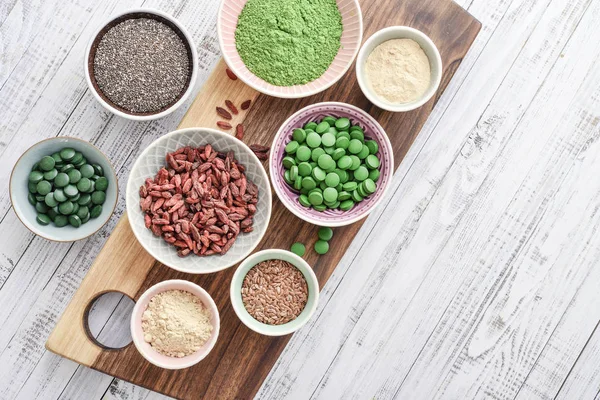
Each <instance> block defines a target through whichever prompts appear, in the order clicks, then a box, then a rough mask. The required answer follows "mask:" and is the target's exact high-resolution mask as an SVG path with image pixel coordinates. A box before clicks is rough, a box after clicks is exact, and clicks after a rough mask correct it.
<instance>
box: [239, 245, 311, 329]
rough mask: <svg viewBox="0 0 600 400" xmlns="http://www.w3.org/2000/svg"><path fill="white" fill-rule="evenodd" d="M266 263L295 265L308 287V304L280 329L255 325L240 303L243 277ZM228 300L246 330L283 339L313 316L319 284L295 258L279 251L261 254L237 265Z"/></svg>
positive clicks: (274, 326) (265, 325)
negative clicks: (278, 262)
mask: <svg viewBox="0 0 600 400" xmlns="http://www.w3.org/2000/svg"><path fill="white" fill-rule="evenodd" d="M267 260H284V261H287V262H289V263H290V264H292V265H294V266H295V267H296V268H298V270H299V271H300V272H301V273H302V275H304V279H306V284H307V286H308V301H307V302H306V306H305V307H304V310H302V312H301V313H300V315H298V317H297V318H296V319H294V320H292V321H290V322H288V323H285V324H282V325H269V324H263V323H262V322H259V321H257V320H256V319H254V317H252V316H251V315H250V314H249V313H248V311H246V307H244V302H243V301H242V283H243V282H244V278H245V277H246V274H247V273H248V271H250V270H251V269H252V267H254V266H255V265H256V264H258V263H260V262H262V261H267ZM230 296H231V304H232V306H233V310H234V311H235V313H236V314H237V316H238V317H239V319H240V320H241V321H242V322H243V323H244V325H246V326H247V327H248V328H250V329H252V330H253V331H254V332H257V333H260V334H262V335H266V336H284V335H289V334H290V333H293V332H296V331H297V330H298V329H300V328H301V327H303V326H304V325H305V324H306V323H307V322H308V320H310V318H311V317H312V316H313V314H314V313H315V310H316V309H317V304H318V303H319V281H318V280H317V276H316V275H315V273H314V271H313V270H312V268H311V267H310V265H308V263H307V262H306V261H304V260H303V259H302V258H300V257H298V256H297V255H296V254H294V253H292V252H289V251H286V250H280V249H270V250H263V251H259V252H257V253H254V254H252V255H251V256H250V257H248V258H246V259H245V260H244V261H243V262H242V263H241V264H240V266H239V267H238V269H237V270H236V271H235V274H233V278H232V279H231V289H230Z"/></svg>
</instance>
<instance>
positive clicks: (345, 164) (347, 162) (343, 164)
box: [337, 156, 352, 170]
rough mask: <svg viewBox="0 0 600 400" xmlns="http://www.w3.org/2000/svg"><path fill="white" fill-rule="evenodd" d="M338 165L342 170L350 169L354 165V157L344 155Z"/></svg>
mask: <svg viewBox="0 0 600 400" xmlns="http://www.w3.org/2000/svg"><path fill="white" fill-rule="evenodd" d="M337 166H338V168H339V169H341V170H346V169H349V168H350V167H351V166H352V158H350V156H342V157H341V158H340V159H339V160H338V162H337Z"/></svg>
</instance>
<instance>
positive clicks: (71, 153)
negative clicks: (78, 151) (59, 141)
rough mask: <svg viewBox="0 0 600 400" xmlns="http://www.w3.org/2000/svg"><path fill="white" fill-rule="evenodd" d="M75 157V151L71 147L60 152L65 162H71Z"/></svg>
mask: <svg viewBox="0 0 600 400" xmlns="http://www.w3.org/2000/svg"><path fill="white" fill-rule="evenodd" d="M73 157H75V150H74V149H71V148H70V147H67V148H64V149H62V150H61V151H60V158H62V159H63V160H65V161H71V159H72V158H73Z"/></svg>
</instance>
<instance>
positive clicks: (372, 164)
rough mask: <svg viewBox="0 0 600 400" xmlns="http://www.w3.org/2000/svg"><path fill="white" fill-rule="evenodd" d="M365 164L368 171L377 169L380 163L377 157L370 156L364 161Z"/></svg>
mask: <svg viewBox="0 0 600 400" xmlns="http://www.w3.org/2000/svg"><path fill="white" fill-rule="evenodd" d="M365 164H366V165H367V167H368V168H370V169H377V168H379V165H380V161H379V158H377V156H374V155H373V154H370V155H368V156H367V158H366V159H365Z"/></svg>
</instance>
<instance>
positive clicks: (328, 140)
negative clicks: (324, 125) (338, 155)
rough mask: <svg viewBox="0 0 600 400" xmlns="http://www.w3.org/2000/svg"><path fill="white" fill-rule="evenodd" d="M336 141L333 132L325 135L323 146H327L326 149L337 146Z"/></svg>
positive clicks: (322, 139)
mask: <svg viewBox="0 0 600 400" xmlns="http://www.w3.org/2000/svg"><path fill="white" fill-rule="evenodd" d="M335 141H336V138H335V135H334V134H333V133H331V132H327V133H324V134H323V136H322V137H321V143H323V146H325V147H332V146H335ZM315 147H316V146H315Z"/></svg>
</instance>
